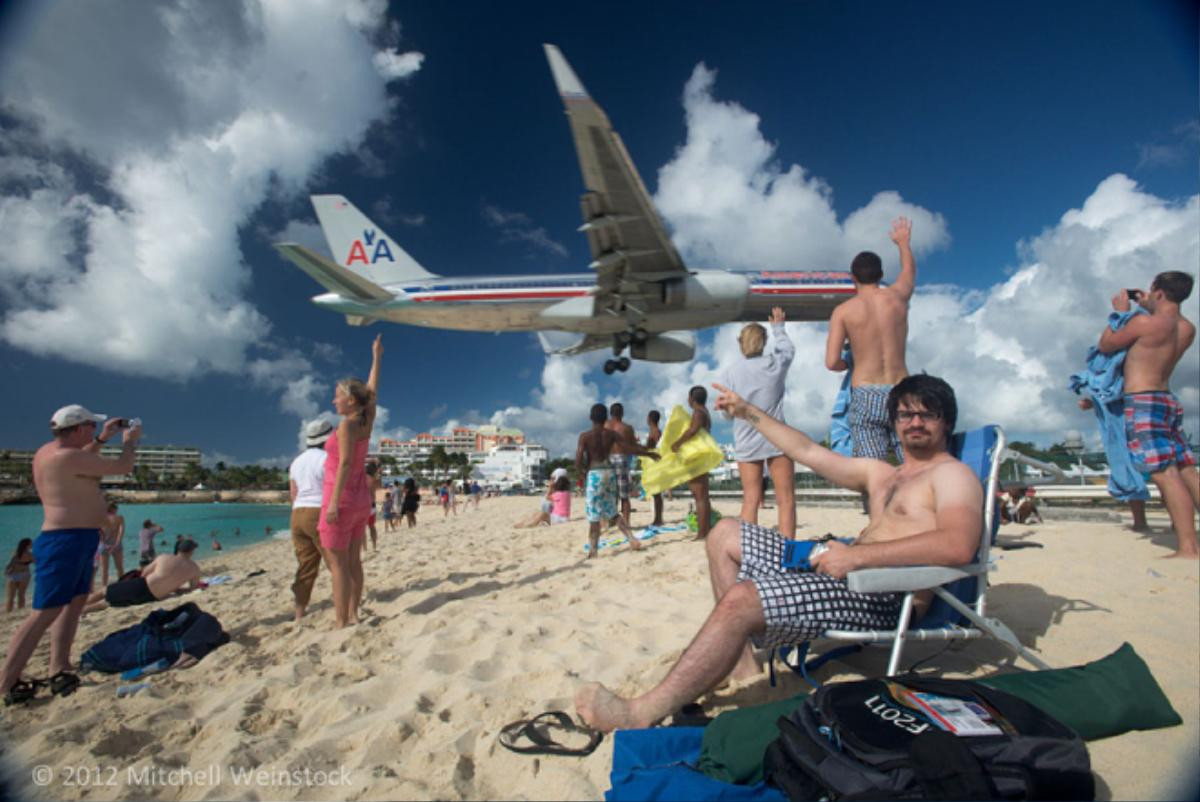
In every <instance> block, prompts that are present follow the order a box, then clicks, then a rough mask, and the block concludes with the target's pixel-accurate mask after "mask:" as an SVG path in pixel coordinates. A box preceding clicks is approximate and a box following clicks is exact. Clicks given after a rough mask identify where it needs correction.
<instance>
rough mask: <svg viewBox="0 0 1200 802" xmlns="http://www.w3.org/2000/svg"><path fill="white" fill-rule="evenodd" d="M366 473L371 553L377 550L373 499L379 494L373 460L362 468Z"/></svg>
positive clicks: (375, 463) (376, 470) (376, 465)
mask: <svg viewBox="0 0 1200 802" xmlns="http://www.w3.org/2000/svg"><path fill="white" fill-rule="evenodd" d="M364 470H365V471H366V472H367V493H368V494H369V495H370V498H371V507H370V510H371V511H370V513H368V515H367V532H368V533H369V534H370V535H371V551H377V550H378V549H379V545H378V541H379V533H378V532H377V531H376V530H375V497H376V496H377V495H378V494H379V488H380V480H379V463H377V462H375V461H374V460H367V465H366V467H365V468H364Z"/></svg>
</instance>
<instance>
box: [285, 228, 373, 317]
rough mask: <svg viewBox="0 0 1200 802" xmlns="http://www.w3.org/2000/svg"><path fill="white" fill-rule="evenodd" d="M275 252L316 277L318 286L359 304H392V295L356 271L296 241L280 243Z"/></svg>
mask: <svg viewBox="0 0 1200 802" xmlns="http://www.w3.org/2000/svg"><path fill="white" fill-rule="evenodd" d="M275 249H276V250H278V251H279V252H280V253H281V254H283V255H284V256H285V257H287V258H288V259H289V260H290V261H291V262H292V264H294V265H296V267H298V268H300V269H301V270H303V271H304V272H305V273H307V274H308V275H310V276H312V277H313V279H315V280H316V282H317V283H318V284H320V285H321V286H322V287H324V288H325V289H327V290H329V291H330V292H335V293H337V294H338V295H341V296H342V297H343V298H350V299H352V300H355V301H365V302H368V303H370V302H375V301H388V300H391V298H392V297H393V295H392V293H390V292H388V291H387V290H385V289H383V288H382V287H380V286H379V285H377V284H374V283H373V282H371V281H368V280H367V279H365V278H363V277H362V276H360V275H358V274H357V273H355V272H354V271H352V270H347V269H346V268H344V267H342V266H341V265H337V264H334V263H333V262H331V261H329V260H328V259H326V258H325V257H324V256H322V255H321V254H319V253H315V252H313V251H310V250H309V249H308V248H305V247H304V246H303V245H297V244H295V243H294V242H278V243H276V244H275Z"/></svg>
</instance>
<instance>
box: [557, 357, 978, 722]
mask: <svg viewBox="0 0 1200 802" xmlns="http://www.w3.org/2000/svg"><path fill="white" fill-rule="evenodd" d="M713 386H714V387H716V388H717V389H718V390H720V391H721V395H720V397H719V398H718V399H717V403H716V406H717V408H718V409H723V410H725V411H726V412H727V413H729V414H731V415H733V417H735V418H740V419H742V420H745V421H748V422H749V423H750V424H751V425H752V426H753V427H754V428H755V429H756V430H758V431H759V432H761V433H762V434H763V436H764V437H766V438H767V439H768V440H770V441H771V442H772V443H774V444H775V445H776V446H778V447H779V448H780V449H781V450H782V451H783V452H784V453H785V454H787V455H788V456H789V457H791V458H792V459H794V460H795V461H796V462H799V463H803V464H804V465H808V466H809V467H810V468H812V469H813V470H814V471H816V472H817V473H818V474H820V475H821V476H824V477H825V478H826V479H828V480H830V481H831V482H833V483H835V484H838V485H840V486H842V487H847V488H850V489H851V490H858V491H860V492H864V491H865V492H867V493H869V496H870V504H871V509H870V513H871V520H870V523H869V524H868V525H867V527H866V529H864V530H863V531H862V532H861V533H860V534H859V536H858V538H857V539H856V540H855V541H854V543H853V544H852V545H846V544H844V543H841V542H838V541H830V543H829V549H828V550H827V551H825V552H824V553H822V554H819V555H818V556H817V557H815V558H814V559H813V560H812V564H813V569H812V571H799V570H795V569H787V568H783V567H781V565H780V556H781V555H782V553H783V546H784V543H785V540H784V538H783V536H782V535H781V534H780V533H779V532H777V531H774V530H770V529H766V528H765V527H760V526H758V525H756V524H750V523H746V522H744V521H740V520H737V519H733V518H724V519H722V520H721V521H720V522H719V523H718V524H717V525H716V526H715V527H714V528H713V531H712V533H711V534H710V535H709V536H708V541H707V549H708V566H709V577H710V579H711V581H712V587H713V595H714V596H715V597H716V599H717V602H716V605H715V607H714V608H713V611H712V613H711V614H710V615H709V617H708V620H706V621H705V622H704V624H703V626H702V627H701V628H700V631H699V633H697V635H696V637H695V638H693V639H692V642H691V644H690V645H689V646H688V647H687V649H686V650H685V651H684V653H683V655H682V656H681V657H680V658H679V661H678V662H677V663H676V664H675V665H674V666H673V667H672V668H671V670H670V671H669V672H668V674H667V676H666V678H665V679H663V681H662V682H660V683H659V684H658V685H657V686H656V687H655V688H653V689H652V690H650V691H649V692H647V693H645V694H643V695H641V696H637V697H634V698H632V699H623V698H621V697H619V696H617V695H615V694H614V693H612V692H611V691H609V690H608V689H606V688H605V687H604V686H602V685H599V684H596V683H591V684H589V685H587V686H585V687H583V688H582V689H581V690H580V691H579V693H578V694H576V696H575V706H576V709H577V710H578V711H579V715H580V716H581V717H582V718H583V720H584V721H585V722H587V723H588V724H589V725H590V726H592V727H595V728H596V729H600V730H604V731H609V730H613V729H616V728H638V727H648V726H650V725H651V724H652V723H653V722H655V721H657V720H659V719H660V718H662V717H663V716H666V715H667V714H669V713H670V712H671V711H673V710H677V709H678V708H679V707H680V706H682V705H683V704H685V703H687V702H690V701H692V700H693V699H695V698H696V697H698V696H699V695H700V694H702V693H704V692H705V691H708V690H710V689H711V688H714V687H716V685H717V684H718V683H719V682H720V681H721V680H722V679H724V678H725V677H726V676H728V675H729V674H730V673H731V672H733V675H734V676H735V677H738V678H745V677H751V676H756V675H757V674H758V673H759V668H758V665H757V664H756V663H755V662H754V656H753V654H752V653H751V651H750V648H749V644H748V643H747V640H751V641H753V643H754V644H755V645H756V646H758V647H760V648H766V647H770V646H777V645H780V644H784V643H796V642H798V641H802V640H806V639H810V638H812V637H815V636H817V635H819V634H820V633H821V632H824V631H825V630H827V629H830V628H847V627H852V628H855V629H863V628H867V629H894V628H895V626H896V622H897V620H898V616H899V609H900V601H901V595H900V594H890V593H855V592H853V591H851V590H850V589H849V588H848V587H847V585H846V581H845V576H846V574H847V573H849V572H850V571H854V570H856V569H859V568H868V567H876V566H894V565H962V564H965V563H968V562H970V561H971V560H972V559H974V557H975V552H976V550H977V549H978V546H979V536H980V532H981V531H982V529H983V488H982V487H981V486H980V483H979V479H978V478H976V476H975V473H974V472H973V471H972V470H971V469H970V468H968V467H967V466H966V465H964V464H962V463H961V462H959V461H958V460H956V459H954V457H952V456H951V455H950V454H949V452H948V451H947V444H948V440H949V437H950V435H951V433H953V431H954V423H955V420H956V419H957V416H958V408H957V404H956V402H955V399H954V391H953V390H952V389H950V386H949V385H947V384H946V383H945V382H944V381H942V380H941V379H937V378H934V377H932V376H925V375H920V376H909V377H908V378H906V379H903V380H902V381H900V382H899V383H897V384H896V386H895V387H894V388H893V389H892V392H891V394H890V395H889V396H888V399H887V412H888V415H889V417H890V419H891V420H892V421H893V425H894V426H895V429H896V433H897V434H898V435H899V439H900V442H901V443H902V444H903V445H904V449H905V453H906V455H907V458H906V460H905V462H904V463H903V464H902V465H900V466H899V467H896V466H892V465H889V464H888V463H886V462H883V461H882V460H874V459H864V458H855V457H843V456H841V455H839V454H836V453H834V452H833V451H830V450H829V449H827V448H824V447H822V446H820V445H818V444H817V443H815V442H814V441H813V440H811V439H810V438H809V437H807V436H806V435H804V434H803V433H802V432H799V431H797V430H796V429H793V428H791V427H790V426H788V425H786V424H784V423H780V422H779V421H777V420H775V419H774V418H772V417H770V416H769V415H767V414H766V413H765V412H763V411H762V410H760V409H758V408H757V407H754V406H752V405H750V404H748V403H746V402H745V401H744V400H743V399H742V398H741V397H739V396H738V395H737V394H735V393H733V392H730V391H729V390H727V389H726V388H724V387H722V386H721V385H719V384H714V385H713ZM927 605H928V599H926V600H925V606H927ZM923 609H924V608H922V612H923Z"/></svg>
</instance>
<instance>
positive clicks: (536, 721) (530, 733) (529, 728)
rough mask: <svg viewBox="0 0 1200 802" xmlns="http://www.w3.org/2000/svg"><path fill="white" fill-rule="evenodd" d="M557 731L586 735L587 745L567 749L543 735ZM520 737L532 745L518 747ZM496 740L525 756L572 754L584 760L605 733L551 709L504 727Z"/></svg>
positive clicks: (602, 738) (567, 747)
mask: <svg viewBox="0 0 1200 802" xmlns="http://www.w3.org/2000/svg"><path fill="white" fill-rule="evenodd" d="M554 729H558V730H563V731H565V732H578V733H584V734H586V735H587V736H588V742H587V744H585V745H584V746H575V747H572V746H564V745H563V744H560V743H558V742H557V741H555V740H554V739H553V738H551V737H550V736H549V735H548V734H547V733H546V732H543V731H549V730H554ZM521 738H525V739H526V740H528V741H529V742H530V744H531V745H530V746H522V745H520V744H518V743H517V741H518V740H519V739H521ZM496 740H498V741H499V742H500V745H501V746H503V747H504V748H505V749H509V750H511V751H513V752H519V753H521V754H523V755H569V756H573V757H584V756H585V755H590V754H591V753H592V752H594V751H596V747H597V746H599V745H600V742H601V741H602V740H604V733H602V732H599V731H598V730H593V729H592V728H590V727H585V726H583V725H581V724H576V723H575V722H574V721H572V720H571V717H570V716H568V715H567V714H566V713H564V712H562V711H561V710H549V711H547V712H545V713H542V714H540V715H537V716H534V717H533V718H530V719H521V720H520V721H514V722H513V723H512V724H507V725H505V727H504V729H502V730H500V735H499V736H498V737H497V739H496Z"/></svg>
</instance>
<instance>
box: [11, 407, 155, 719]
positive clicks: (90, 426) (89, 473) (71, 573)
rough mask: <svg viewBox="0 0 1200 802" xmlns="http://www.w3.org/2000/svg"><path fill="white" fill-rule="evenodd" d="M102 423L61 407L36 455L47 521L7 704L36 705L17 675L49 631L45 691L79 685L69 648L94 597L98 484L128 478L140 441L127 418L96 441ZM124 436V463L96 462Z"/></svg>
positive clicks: (101, 515) (103, 512) (102, 511)
mask: <svg viewBox="0 0 1200 802" xmlns="http://www.w3.org/2000/svg"><path fill="white" fill-rule="evenodd" d="M102 420H104V416H103V415H95V414H92V413H91V412H89V411H88V410H86V409H84V408H83V407H81V406H79V405H78V404H72V405H70V406H66V407H63V408H62V409H60V410H58V411H57V412H55V413H54V415H53V417H51V418H50V431H51V433H52V434H53V435H54V439H53V440H51V441H50V442H49V443H47V444H46V445H44V446H42V447H41V448H39V449H38V450H37V453H36V454H34V455H33V483H34V485H35V486H36V487H37V493H38V498H40V499H41V501H42V508H43V510H44V512H45V517H44V520H43V522H42V531H41V534H39V535H38V536H37V539H36V540H34V542H33V556H34V560H35V563H34V585H33V590H34V593H33V612H31V613H30V614H29V617H28V618H26V619H25V621H24V622H22V624H21V626H19V627H17V630H16V632H14V633H13V636H12V640H11V641H9V644H8V655H7V656H6V657H5V660H4V669H3V676H2V677H0V693H4V694H5V702H7V703H10V704H12V703H21V702H25V701H28V700H29V699H31V698H33V695H34V693H35V688H34V686H33V685H32V684H31V683H28V682H25V681H22V680H21V672H22V671H24V670H25V664H26V663H28V662H29V658H30V656H31V655H32V654H33V650H34V649H35V648H37V645H38V643H39V642H40V641H41V639H42V635H44V634H45V633H46V630H47V629H49V630H50V674H51V677H50V689H51V690H52V691H53V692H54V693H56V694H61V695H66V694H69V693H71V692H72V691H74V690H75V688H76V687H78V686H79V677H77V676H76V675H75V674H73V673H71V644H72V642H73V641H74V640H75V629H76V627H77V626H78V625H79V616H80V614H82V612H83V605H84V603H85V602H86V601H87V597H88V592H89V591H90V590H91V584H92V570H93V567H94V561H95V555H96V547H97V544H98V543H99V541H100V529H101V528H102V527H103V526H104V524H105V519H106V516H107V513H108V505H107V504H106V503H105V501H104V494H103V493H101V492H100V477H102V476H112V475H117V474H125V473H129V472H131V471H132V470H133V465H134V461H135V459H136V456H137V455H136V448H137V442H138V440H139V439H140V438H141V436H142V427H141V424H140V423H139V424H138V425H136V426H133V427H129V422H128V421H126V420H125V419H124V418H113V419H111V420H109V421H108V422H107V423H105V424H104V429H103V430H102V431H101V432H100V434H99V435H97V434H96V425H97V424H98V423H99V422H100V421H102ZM121 429H123V430H124V435H123V440H124V448H122V450H121V456H119V457H117V458H116V459H106V458H105V457H102V456H100V447H101V446H102V445H103V444H104V443H105V442H107V441H108V439H109V438H110V437H112V436H113V435H114V434H116V432H117V431H118V430H121Z"/></svg>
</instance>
